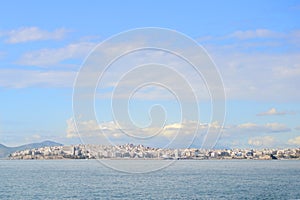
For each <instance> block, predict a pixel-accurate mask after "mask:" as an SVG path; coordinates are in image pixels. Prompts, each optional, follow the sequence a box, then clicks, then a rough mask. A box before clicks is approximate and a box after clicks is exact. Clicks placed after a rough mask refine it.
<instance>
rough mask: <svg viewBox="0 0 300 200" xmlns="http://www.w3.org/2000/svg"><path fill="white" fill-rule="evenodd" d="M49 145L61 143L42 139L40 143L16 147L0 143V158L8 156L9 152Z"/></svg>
mask: <svg viewBox="0 0 300 200" xmlns="http://www.w3.org/2000/svg"><path fill="white" fill-rule="evenodd" d="M50 146H62V144H60V143H57V142H53V141H44V142H40V143H31V144H25V145H22V146H17V147H7V146H5V145H3V144H0V158H6V157H8V156H9V154H11V153H13V152H16V151H22V150H25V149H35V148H41V147H50Z"/></svg>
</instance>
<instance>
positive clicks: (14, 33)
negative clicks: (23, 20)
mask: <svg viewBox="0 0 300 200" xmlns="http://www.w3.org/2000/svg"><path fill="white" fill-rule="evenodd" d="M67 32H68V31H67V30H66V29H64V28H60V29H56V30H54V31H53V32H49V31H45V30H41V29H40V28H38V27H23V28H19V29H16V30H11V31H2V34H1V35H2V36H6V37H7V39H6V40H5V41H6V42H7V43H10V44H15V43H24V42H30V41H38V40H59V39H62V38H63V37H64V36H65V35H66V33H67Z"/></svg>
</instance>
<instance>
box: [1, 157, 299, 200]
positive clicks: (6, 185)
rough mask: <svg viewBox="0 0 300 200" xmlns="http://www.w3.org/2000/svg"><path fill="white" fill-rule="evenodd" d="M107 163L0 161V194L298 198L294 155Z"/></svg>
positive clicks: (18, 196)
mask: <svg viewBox="0 0 300 200" xmlns="http://www.w3.org/2000/svg"><path fill="white" fill-rule="evenodd" d="M109 162H110V163H113V166H119V168H118V169H117V170H116V169H112V168H111V167H110V165H107V163H106V164H103V163H102V162H99V161H98V160H0V199H5V200H6V199H155V200H156V199H300V160H265V161H263V160H179V161H176V162H172V163H168V162H170V161H165V160H111V161H109ZM141 163H142V165H141ZM144 165H149V166H165V167H163V168H157V170H152V171H148V172H144V171H143V170H142V169H140V170H139V171H138V172H139V173H134V172H135V171H124V170H123V171H122V170H120V169H122V166H127V168H124V169H129V168H130V166H134V167H133V169H137V168H139V167H142V166H144ZM128 166H129V167H128Z"/></svg>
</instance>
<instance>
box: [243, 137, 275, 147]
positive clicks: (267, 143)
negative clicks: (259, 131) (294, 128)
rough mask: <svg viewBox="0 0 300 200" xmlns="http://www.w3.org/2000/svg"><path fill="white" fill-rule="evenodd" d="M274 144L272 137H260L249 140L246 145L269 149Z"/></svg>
mask: <svg viewBox="0 0 300 200" xmlns="http://www.w3.org/2000/svg"><path fill="white" fill-rule="evenodd" d="M274 143H275V138H274V137H272V136H261V137H252V138H249V140H248V144H249V145H251V146H255V147H271V146H272V145H274Z"/></svg>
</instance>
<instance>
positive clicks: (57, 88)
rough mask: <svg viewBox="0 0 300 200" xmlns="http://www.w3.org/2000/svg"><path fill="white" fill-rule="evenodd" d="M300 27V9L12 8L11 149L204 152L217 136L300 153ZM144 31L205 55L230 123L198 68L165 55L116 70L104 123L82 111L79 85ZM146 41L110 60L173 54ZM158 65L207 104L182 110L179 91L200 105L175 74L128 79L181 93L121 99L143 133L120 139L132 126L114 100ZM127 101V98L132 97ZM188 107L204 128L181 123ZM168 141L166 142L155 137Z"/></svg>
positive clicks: (4, 108)
mask: <svg viewBox="0 0 300 200" xmlns="http://www.w3.org/2000/svg"><path fill="white" fill-rule="evenodd" d="M299 19H300V1H268V0H267V1H226V2H225V1H185V2H183V1H181V2H180V1H169V0H167V1H143V2H142V1H102V2H100V1H89V2H76V3H74V2H71V1H64V2H61V1H48V2H40V1H26V2H20V1H9V2H8V1H7V2H2V4H1V7H0V94H1V98H0V143H2V144H5V145H8V146H16V145H21V144H25V143H30V142H40V141H43V140H53V141H57V142H61V143H63V144H77V143H90V142H93V141H94V142H95V141H97V142H98V143H107V142H108V143H111V144H121V143H127V142H134V143H143V144H146V145H149V146H165V145H167V144H169V143H170V142H173V146H174V147H177V146H178V147H186V146H189V145H192V146H195V147H200V146H201V144H203V140H204V139H203V138H205V133H207V130H210V132H211V134H212V135H214V134H219V133H221V134H220V137H218V138H215V139H216V144H217V145H216V146H217V147H220V148H221V147H229V148H234V147H239V148H265V147H266V148H273V147H274V148H286V147H299V146H300V120H299V119H300V103H299V102H300V93H299V89H298V86H299V85H300V64H299V63H300V23H299ZM144 27H158V28H163V30H174V31H175V32H178V33H180V34H183V35H185V36H186V37H188V38H190V39H191V40H193V41H194V42H196V43H198V44H199V45H201V46H202V47H203V48H204V49H205V51H206V52H207V55H209V57H210V58H211V60H212V61H213V63H214V65H215V67H216V69H217V71H218V72H219V76H220V77H221V80H222V83H223V87H224V91H225V96H226V99H225V106H224V108H225V109H224V110H226V112H225V113H224V120H223V121H222V119H221V118H222V117H219V119H218V120H217V118H216V119H215V118H214V117H212V114H213V113H212V108H213V107H214V105H212V104H211V102H212V101H211V99H209V91H207V90H205V89H203V88H204V87H202V86H204V85H205V84H204V82H203V79H201V78H200V77H199V76H198V75H197V74H196V73H195V71H193V69H192V68H191V66H189V65H187V64H186V63H183V62H182V60H180V59H178V58H175V57H174V56H173V57H172V55H169V54H168V53H166V52H163V53H161V52H153V51H151V50H148V51H140V52H136V53H133V54H131V55H128V57H127V58H122V59H123V60H122V59H121V60H120V61H117V62H115V63H114V64H113V65H111V67H110V68H109V70H108V71H107V72H106V74H105V76H104V77H103V80H102V82H100V84H99V85H98V86H97V89H96V92H97V94H96V97H95V98H96V100H95V110H96V119H97V120H95V119H88V118H84V117H81V113H78V111H76V110H75V111H74V105H75V107H76V105H77V104H76V102H75V103H74V97H73V96H74V94H73V91H74V86H76V77H77V76H78V73H79V72H80V70H81V69H82V68H84V65H85V63H86V61H87V60H88V59H89V58H88V55H91V54H90V53H91V51H92V50H95V48H96V47H97V45H98V44H99V43H101V42H104V41H107V39H108V38H112V36H116V35H118V34H120V33H124V31H128V30H134V29H137V28H139V29H140V28H144ZM147 37H149V34H148V36H147ZM145 38H146V36H145ZM145 38H143V37H136V40H130V39H128V38H127V39H125V40H124V39H123V40H122V41H119V43H118V42H116V43H114V44H113V45H116V46H112V48H111V49H109V47H108V48H106V51H105V52H104V53H105V55H106V56H108V55H110V54H113V53H114V51H112V49H113V47H114V48H115V49H124V48H129V47H130V46H135V45H137V46H138V45H139V44H141V43H143V42H145V43H147V42H150V43H151V44H152V43H162V44H165V43H166V41H163V40H160V38H159V34H157V35H156V34H153V35H152V36H151V37H149V38H147V39H149V40H147V41H143V39H145ZM170 38H171V36H170ZM165 39H166V40H167V41H168V38H165ZM177 42H178V41H175V42H174V44H172V45H174V46H176V45H175V44H177ZM108 44H109V45H112V43H108ZM172 45H170V46H169V47H171V46H172ZM181 45H182V46H180V48H182V49H184V50H185V51H186V52H189V51H191V52H192V50H191V49H188V47H187V45H186V43H183V44H181ZM191 55H192V53H191ZM147 56H148V57H147ZM194 56H195V55H194ZM106 58H107V57H104V58H103V59H104V60H105V59H106ZM147 59H148V60H147ZM151 59H154V60H155V61H159V62H161V63H163V64H165V65H170V66H173V67H174V68H176V70H178V71H179V74H180V75H182V74H184V75H183V76H182V77H181V76H180V77H181V78H183V79H184V81H187V82H188V83H189V84H191V85H192V86H193V91H194V92H195V93H196V96H198V97H199V96H200V98H197V102H196V103H195V102H194V104H191V103H189V102H190V101H189V100H190V99H188V100H186V99H185V100H181V101H179V102H178V101H177V100H176V98H174V96H172V91H177V89H178V91H181V93H180V94H182V95H183V96H185V97H188V98H189V97H191V95H189V94H188V93H184V92H186V90H185V88H183V90H184V92H182V90H180V89H182V86H183V84H184V83H183V82H182V83H181V82H180V80H179V79H180V77H179V76H178V77H179V78H178V77H177V76H176V75H172V74H171V73H169V72H168V71H165V72H164V71H160V70H152V71H151V72H148V71H147V70H146V71H144V73H143V72H140V74H139V76H135V77H133V78H132V77H131V78H130V76H129V78H128V80H127V82H124V84H125V83H126V84H128V85H129V86H133V85H130V83H131V82H132V80H134V81H143V80H146V79H147V77H158V78H160V79H161V80H166V81H167V83H170V84H171V86H172V87H173V88H171V90H168V89H167V88H165V87H160V86H159V85H155V86H153V85H152V86H149V87H144V88H141V89H139V90H138V91H137V92H136V93H135V94H134V95H133V97H134V98H133V99H132V100H130V101H129V102H128V101H127V100H128V99H125V100H126V101H124V97H123V96H121V95H119V96H118V95H117V96H115V97H114V99H113V100H114V103H115V105H116V106H115V108H120V109H121V108H123V107H122V106H121V105H123V104H122V103H124V102H125V104H124V105H127V104H126V103H128V109H129V110H130V119H131V120H132V121H134V124H135V125H137V127H138V128H133V127H126V128H124V129H123V131H120V130H119V128H120V127H119V125H120V124H121V123H122V122H120V121H122V117H120V118H121V119H120V118H119V120H120V121H118V123H119V124H118V123H116V121H114V120H116V116H114V115H113V114H112V108H114V107H112V105H113V104H112V101H111V98H109V97H111V96H110V95H111V94H112V92H113V91H114V88H115V86H117V83H118V82H120V80H121V78H122V77H123V76H124V75H126V72H128V70H129V69H130V67H132V66H133V65H137V64H143V63H150V62H151ZM96 61H97V62H100V59H98V60H96ZM147 69H150V68H147ZM153 69H155V67H154V68H153ZM147 75H148V76H147ZM206 78H207V77H206ZM204 79H205V77H204ZM134 81H133V82H134ZM157 81H159V80H157ZM123 86H124V85H123ZM75 91H76V89H75ZM116 91H117V90H116ZM124 91H125V90H120V92H123V93H124V95H126V94H127V93H126V92H124ZM203 91H204V92H203ZM75 93H76V92H75ZM135 95H136V96H135ZM179 96H180V95H179ZM202 97H203V98H202ZM77 100H78V99H77ZM75 101H76V99H75ZM82 101H84V100H82ZM82 101H81V100H78V102H79V103H82ZM78 102H77V103H78ZM157 105H158V106H157ZM155 106H156V107H155ZM180 106H182V107H184V108H186V109H187V110H190V111H191V112H192V111H193V107H192V106H198V108H199V112H198V114H199V116H200V118H199V120H197V119H198V118H197V117H196V118H193V117H190V115H189V116H185V117H182V115H181V114H182V113H181V111H182V109H181V108H182V107H180ZM162 108H163V110H161V109H162ZM218 109H219V108H218V107H217V108H216V110H218ZM221 110H222V109H221ZM150 111H151V112H150ZM152 111H153V112H152ZM116 112H117V111H116ZM76 114H78V116H76ZM151 115H152V116H151ZM118 116H120V115H118ZM118 116H117V118H118ZM151 117H152V119H151ZM160 117H162V118H164V119H160ZM156 119H159V120H163V121H164V124H163V127H162V131H161V129H159V127H158V125H160V126H161V125H162V124H159V120H158V124H154V123H153V122H155V120H156ZM151 120H152V121H151ZM151 122H152V124H151ZM149 124H150V125H151V126H148V125H149ZM152 125H153V127H152ZM156 125H157V126H156ZM141 127H142V129H140V128H141ZM195 127H198V129H197V132H196V133H195V132H194V131H193V130H194V128H195ZM76 129H78V130H76ZM158 130H160V131H161V132H158V134H157V135H155V133H156V131H158ZM78 131H79V135H78ZM220 131H221V132H220ZM100 132H101V133H100ZM124 132H126V133H130V134H128V135H126V134H125V135H124ZM100 135H101V136H100ZM79 136H80V137H79ZM103 136H104V137H103ZM133 136H138V137H144V138H143V139H139V138H137V137H133ZM152 136H155V137H152ZM174 138H175V139H174ZM173 139H174V140H173Z"/></svg>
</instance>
